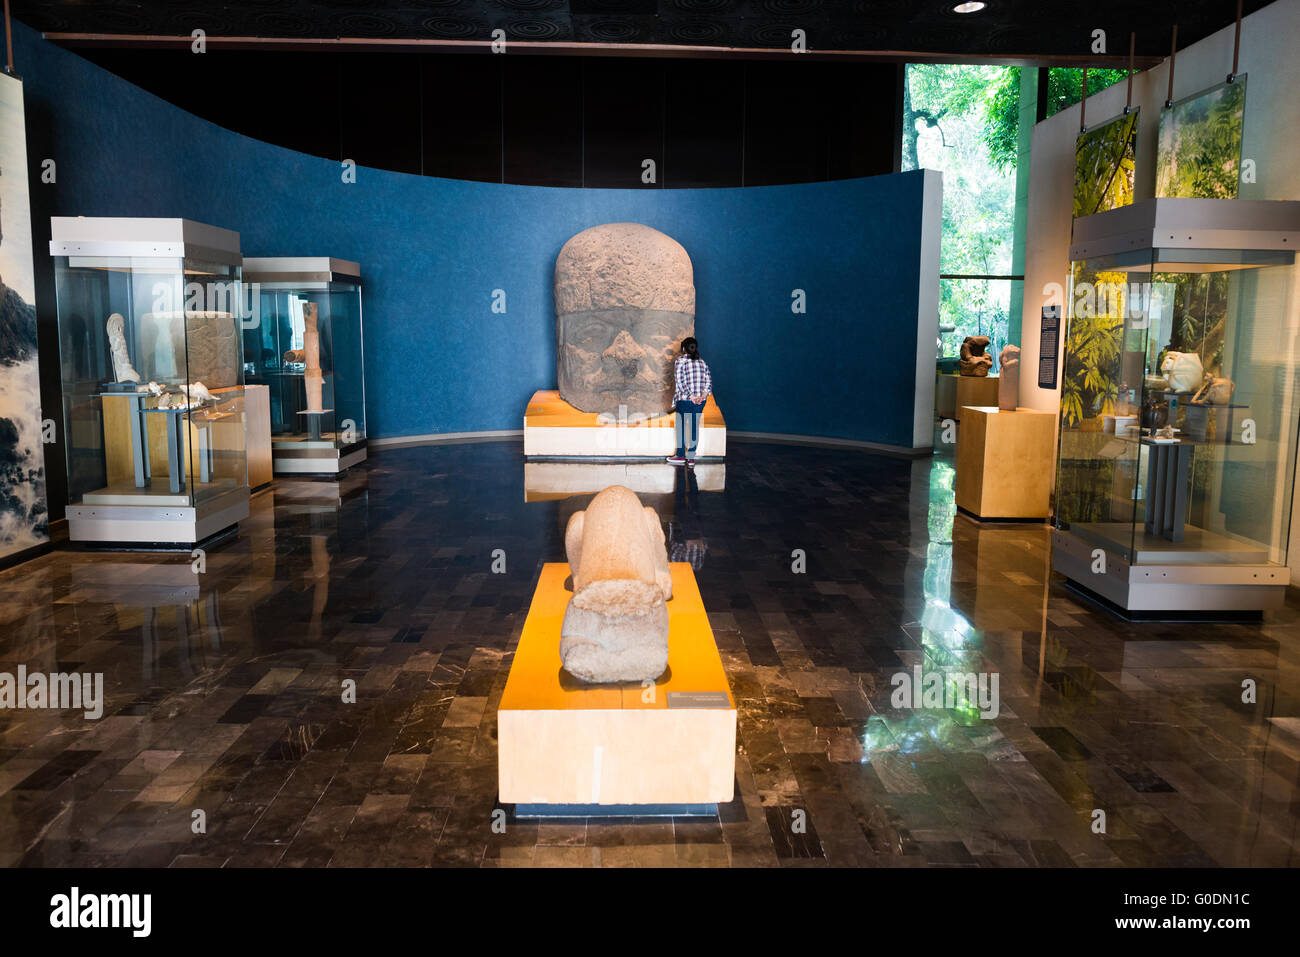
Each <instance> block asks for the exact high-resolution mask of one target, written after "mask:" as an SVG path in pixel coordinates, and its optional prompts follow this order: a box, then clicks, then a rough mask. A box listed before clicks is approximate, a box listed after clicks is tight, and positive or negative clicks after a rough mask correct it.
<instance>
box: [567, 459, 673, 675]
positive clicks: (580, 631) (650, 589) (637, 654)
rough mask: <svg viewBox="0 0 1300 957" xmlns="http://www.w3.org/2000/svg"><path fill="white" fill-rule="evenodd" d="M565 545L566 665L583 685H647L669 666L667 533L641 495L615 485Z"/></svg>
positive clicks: (573, 525) (571, 529) (579, 516)
mask: <svg viewBox="0 0 1300 957" xmlns="http://www.w3.org/2000/svg"><path fill="white" fill-rule="evenodd" d="M564 547H565V552H566V554H567V555H568V559H569V569H570V571H571V572H572V573H573V576H572V577H573V597H572V598H571V599H569V604H568V607H566V608H565V610H564V622H563V624H562V625H561V626H560V662H561V663H562V664H563V665H564V669H565V670H566V671H567V672H569V674H571V675H573V676H574V677H575V678H577V679H578V680H579V681H585V682H588V683H601V682H615V681H645V680H646V679H653V678H658V677H659V676H660V675H661V674H663V672H664V669H665V668H667V667H668V606H667V604H666V602H667V601H668V600H669V599H671V598H672V587H673V586H672V576H671V573H670V571H669V568H668V552H667V549H666V547H665V545H664V532H663V527H662V526H661V525H660V524H659V516H658V515H657V514H655V510H654V509H652V508H645V507H643V506H642V505H641V502H640V500H639V499H638V498H637V497H636V493H635V492H632V491H631V490H630V489H626V488H624V487H623V486H621V485H612V486H610V487H609V488H607V489H605V490H604V491H602V492H600V493H599V494H598V495H597V496H596V497H595V498H593V499H592V500H591V504H590V505H588V506H587V508H586V510H585V511H582V512H577V513H575V514H574V515H573V517H572V518H570V519H569V524H568V526H567V527H566V528H565V531H564Z"/></svg>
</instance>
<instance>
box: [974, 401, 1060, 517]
mask: <svg viewBox="0 0 1300 957" xmlns="http://www.w3.org/2000/svg"><path fill="white" fill-rule="evenodd" d="M995 382H996V380H995ZM958 411H959V412H961V416H962V418H961V431H960V433H959V434H958V436H957V475H956V478H955V480H954V482H953V492H954V497H955V499H956V503H957V507H958V508H960V509H963V510H964V511H966V512H969V513H970V514H971V515H974V516H975V517H976V518H985V519H1002V520H1008V519H1045V518H1048V517H1049V516H1050V515H1051V502H1052V483H1053V479H1054V477H1055V469H1054V468H1053V464H1054V462H1055V447H1054V444H1053V440H1054V438H1055V436H1056V416H1055V415H1054V414H1053V413H1051V412H1038V411H1036V410H1033V409H1024V408H1021V409H1017V410H1016V411H1014V412H1002V411H1000V410H999V409H998V407H997V406H996V405H994V406H966V407H965V408H962V409H959V410H958Z"/></svg>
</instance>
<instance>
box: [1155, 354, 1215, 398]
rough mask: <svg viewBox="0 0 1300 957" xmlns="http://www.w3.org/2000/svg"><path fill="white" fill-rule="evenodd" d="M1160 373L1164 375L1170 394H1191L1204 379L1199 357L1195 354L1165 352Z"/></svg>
mask: <svg viewBox="0 0 1300 957" xmlns="http://www.w3.org/2000/svg"><path fill="white" fill-rule="evenodd" d="M1160 371H1161V372H1163V373H1164V374H1165V381H1166V382H1167V383H1168V384H1169V391H1171V392H1191V391H1193V390H1194V389H1196V388H1198V387H1199V386H1200V384H1201V381H1202V380H1203V379H1204V378H1205V368H1204V367H1203V366H1202V365H1201V357H1200V356H1198V355H1197V354H1196V353H1195V352H1166V353H1165V361H1164V362H1162V363H1160Z"/></svg>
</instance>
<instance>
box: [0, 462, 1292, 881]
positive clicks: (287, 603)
mask: <svg viewBox="0 0 1300 957" xmlns="http://www.w3.org/2000/svg"><path fill="white" fill-rule="evenodd" d="M529 474H530V482H529V484H532V485H534V486H536V487H535V488H534V489H533V492H532V493H528V492H527V490H526V489H525V481H524V475H525V468H524V462H523V459H522V455H521V451H520V446H519V445H518V444H517V443H508V442H492V443H481V444H471V445H462V446H444V447H426V448H412V449H402V450H391V451H384V452H381V453H379V454H377V455H375V456H374V457H372V459H371V460H370V461H369V462H367V463H366V464H365V465H364V466H361V467H359V468H358V469H355V470H354V471H353V473H352V474H351V475H350V476H349V477H348V480H347V481H346V482H344V483H343V484H342V485H335V484H326V483H302V482H298V483H282V484H281V485H280V486H279V487H277V488H276V489H275V490H274V491H271V492H267V493H262V494H259V495H258V496H256V497H255V498H254V502H253V515H252V518H251V519H250V520H249V521H247V522H245V523H243V525H242V528H241V533H240V535H239V537H238V538H237V539H236V540H234V541H231V542H229V543H227V544H225V545H222V546H220V547H217V548H214V549H212V550H210V551H209V552H208V553H207V554H206V556H204V557H203V561H202V562H199V561H198V560H197V559H192V558H191V556H190V555H188V554H184V555H160V554H113V555H105V554H93V553H86V552H81V551H72V550H67V549H60V550H57V551H55V552H52V553H51V554H48V555H46V556H44V557H42V558H39V559H37V560H35V561H32V562H29V563H27V564H25V565H21V566H18V567H16V568H13V569H10V570H8V571H5V572H3V573H0V671H3V672H10V673H12V672H15V671H16V669H17V667H18V666H19V665H25V666H26V667H27V668H28V670H29V672H33V671H44V672H52V671H73V670H76V671H84V672H102V673H103V674H104V676H105V679H104V680H105V690H106V697H107V701H106V704H105V712H104V716H103V717H102V719H100V720H98V721H88V720H85V719H84V718H83V717H82V716H81V714H80V713H69V712H58V711H30V710H23V711H16V710H7V711H0V864H3V865H47V866H48V865H88V866H119V865H145V866H157V867H165V866H176V867H180V866H206V867H220V866H223V865H225V866H248V865H258V866H270V865H279V866H286V867H287V866H309V867H319V866H325V865H332V866H354V865H376V864H378V865H428V864H435V865H469V866H479V865H484V866H519V865H525V866H526V865H574V866H671V865H681V866H689V865H708V866H719V865H720V866H727V865H733V866H761V865H771V866H828V865H829V866H837V865H838V866H845V865H847V866H932V865H941V866H994V867H996V866H1024V865H1044V866H1072V865H1078V866H1125V865H1173V866H1195V865H1216V864H1217V865H1258V866H1287V865H1296V864H1300V849H1298V847H1297V842H1298V841H1300V835H1298V834H1297V822H1300V604H1297V603H1294V602H1293V603H1292V604H1290V605H1288V607H1287V608H1285V609H1283V610H1282V611H1280V612H1277V613H1273V614H1270V615H1269V616H1268V617H1267V618H1266V619H1265V621H1264V622H1262V623H1256V624H1160V623H1143V624H1128V623H1124V622H1121V621H1119V620H1117V619H1115V618H1113V617H1111V616H1110V615H1108V614H1107V613H1105V612H1102V611H1100V610H1098V609H1095V608H1094V607H1092V606H1090V605H1089V604H1087V603H1086V602H1084V601H1083V600H1082V599H1080V598H1078V597H1077V596H1075V595H1074V594H1072V593H1071V592H1069V591H1067V590H1066V589H1065V588H1063V587H1062V585H1061V583H1060V581H1059V580H1056V579H1053V578H1052V576H1051V575H1050V572H1049V562H1048V555H1047V549H1046V546H1047V530H1046V528H1045V527H1043V526H1031V525H1019V526H1009V527H981V526H979V525H977V524H975V523H973V522H972V521H970V520H969V519H967V518H965V517H964V516H960V515H957V514H956V513H955V510H954V507H953V502H952V490H951V486H952V477H953V473H952V468H951V460H950V459H945V458H934V459H925V460H921V461H916V462H907V461H897V460H892V459H888V458H881V457H878V456H872V455H868V454H865V453H861V452H857V451H832V450H817V449H806V448H795V447H789V446H777V445H756V444H740V443H733V445H732V448H731V449H730V456H729V459H728V462H727V464H726V467H725V489H724V488H721V486H722V485H723V479H722V476H721V475H720V474H719V470H718V469H715V470H714V471H713V472H712V473H706V472H704V471H703V470H702V471H701V473H700V476H699V477H698V478H694V479H693V478H692V477H691V476H689V475H688V474H686V473H683V472H672V473H663V472H658V471H656V470H651V474H650V475H649V476H648V477H647V476H642V477H641V478H640V479H639V480H638V481H643V482H644V483H645V487H646V488H654V487H657V488H658V489H659V491H657V492H652V493H650V494H646V495H644V496H643V498H644V499H645V501H646V502H647V503H648V504H653V505H654V506H655V507H656V508H657V509H658V510H659V512H660V515H661V516H662V518H663V519H664V522H665V525H666V531H667V532H668V537H669V547H670V549H671V551H672V557H673V559H674V560H678V561H691V562H692V563H693V564H694V566H695V568H696V570H697V571H696V573H697V576H698V580H699V584H700V589H701V592H702V593H703V596H704V601H705V604H706V606H707V608H708V609H709V612H710V619H711V621H712V624H713V628H714V631H715V635H716V637H717V641H718V644H719V647H720V649H721V651H722V657H723V663H724V665H725V667H726V670H727V673H728V675H729V677H730V680H731V686H732V690H733V692H734V695H735V697H736V701H737V705H738V708H739V725H740V726H739V741H738V753H737V756H736V784H737V789H736V799H735V800H734V801H733V802H732V803H731V804H729V805H725V806H723V807H721V808H720V810H719V814H718V816H717V818H713V819H703V820H700V819H657V820H650V819H633V820H630V821H627V820H624V821H620V822H611V821H608V820H597V819H573V820H563V821H558V822H553V823H543V824H538V823H535V822H527V821H522V820H515V819H514V818H513V816H512V815H511V813H510V812H511V810H512V809H509V808H507V809H505V812H506V813H505V815H504V818H505V823H506V826H505V829H504V833H498V831H499V830H500V828H497V829H495V830H494V828H493V826H492V824H493V819H494V812H495V811H497V809H498V805H497V801H496V764H495V762H496V704H497V702H498V701H499V700H500V697H501V693H502V690H503V688H504V686H505V680H506V674H507V671H508V669H509V666H510V660H511V651H512V648H513V647H514V645H515V643H516V642H517V640H518V636H519V633H520V629H521V628H522V625H523V620H524V616H525V613H526V611H527V607H528V602H529V600H530V597H531V593H532V589H533V585H534V583H535V581H536V578H537V575H538V571H539V568H540V566H541V564H542V563H543V562H546V561H562V560H563V546H562V534H561V533H562V529H563V526H564V522H565V521H566V520H567V517H568V515H569V514H570V513H571V512H572V511H573V510H574V509H576V508H581V507H583V505H584V504H585V501H586V500H587V499H586V497H583V496H578V497H568V498H566V497H563V495H562V494H561V492H560V491H558V490H559V489H562V488H563V487H565V483H566V482H569V483H572V482H573V481H575V478H574V476H575V474H578V473H575V472H574V470H572V469H570V470H567V471H566V470H562V469H561V470H555V471H552V472H550V473H548V472H547V471H546V470H545V469H543V470H540V471H537V470H533V471H530V473H529ZM617 480H618V479H617V478H616V479H615V481H617ZM589 487H594V486H589ZM528 499H532V500H531V501H530V500H528ZM498 549H499V550H501V551H500V552H498V551H497V550H498ZM501 558H504V561H505V570H504V573H501V574H495V573H493V571H492V566H493V563H494V561H499V560H500V559H501ZM195 564H199V565H201V566H202V569H201V571H199V572H197V573H196V572H195V571H194V569H193V567H192V566H193V565H195ZM800 564H803V565H804V566H805V567H804V570H803V571H802V573H799V572H797V571H796V570H795V569H796V568H797V567H798V566H799V565H800ZM916 665H921V666H923V667H924V668H925V670H926V671H927V672H930V671H935V670H940V671H962V672H966V671H969V672H976V673H986V674H994V673H995V674H997V676H998V678H999V682H1000V709H999V712H998V714H997V716H996V717H995V718H994V717H988V718H985V717H982V716H981V714H980V713H979V712H978V709H977V707H976V706H974V705H972V703H971V702H968V701H965V700H958V701H955V702H954V706H953V707H951V708H947V709H916V710H900V709H896V708H894V707H893V706H892V704H891V700H890V696H891V691H892V687H891V682H890V678H891V676H892V675H895V674H897V673H899V672H908V671H910V670H911V669H912V668H913V667H914V666H916ZM348 679H351V680H353V681H355V687H356V701H355V703H344V701H343V700H342V695H341V692H340V689H341V687H343V686H344V682H345V681H347V680H348ZM1245 679H1252V680H1253V681H1254V682H1256V684H1257V688H1258V698H1257V703H1253V704H1243V703H1242V701H1241V696H1242V682H1243V680H1245ZM1098 811H1100V812H1103V813H1104V825H1105V827H1104V833H1097V832H1096V831H1095V827H1096V822H1098V821H1100V820H1101V818H1099V817H1098V814H1097V812H1098ZM496 817H497V818H498V819H499V818H501V817H502V815H501V814H499V813H498V814H497V815H496ZM196 832H201V833H196Z"/></svg>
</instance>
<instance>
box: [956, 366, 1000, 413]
mask: <svg viewBox="0 0 1300 957" xmlns="http://www.w3.org/2000/svg"><path fill="white" fill-rule="evenodd" d="M997 404H998V377H997V376H995V375H989V376H975V375H959V376H957V412H956V415H954V416H953V417H954V418H955V419H956V420H957V421H958V422H960V421H961V420H962V418H961V417H962V409H963V408H965V407H966V406H968V405H980V406H983V405H992V406H996V405H997Z"/></svg>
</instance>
